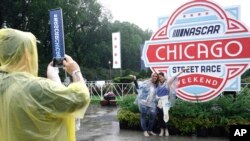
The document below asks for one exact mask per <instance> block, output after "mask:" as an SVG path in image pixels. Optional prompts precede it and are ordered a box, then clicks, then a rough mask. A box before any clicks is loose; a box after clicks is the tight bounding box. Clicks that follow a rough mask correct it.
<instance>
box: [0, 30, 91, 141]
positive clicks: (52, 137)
mask: <svg viewBox="0 0 250 141" xmlns="http://www.w3.org/2000/svg"><path fill="white" fill-rule="evenodd" d="M37 72H38V57H37V49H36V38H35V37H34V35H33V34H31V33H27V32H22V31H19V30H14V29H1V30H0V141H74V140H75V123H74V122H75V118H83V116H84V114H85V112H86V109H87V107H88V105H89V101H90V97H89V91H88V88H87V87H86V85H84V84H82V83H80V82H76V83H72V84H70V85H69V86H68V87H65V86H64V85H61V84H58V83H57V82H53V81H51V80H49V79H46V78H41V77H37Z"/></svg>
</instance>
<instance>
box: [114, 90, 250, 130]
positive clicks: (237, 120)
mask: <svg viewBox="0 0 250 141" xmlns="http://www.w3.org/2000/svg"><path fill="white" fill-rule="evenodd" d="M135 98H136V95H129V96H126V97H124V100H123V101H119V102H118V105H119V106H120V107H121V111H120V112H119V113H118V120H119V121H122V122H128V123H130V125H131V126H132V125H133V124H134V125H138V124H139V122H140V121H139V114H138V113H139V110H138V107H137V105H134V104H133V102H134V100H135ZM136 115H137V117H135V116H136ZM129 116H131V118H128V117H129ZM236 124H246V125H249V124H250V89H248V88H243V89H242V91H240V92H239V94H237V96H236V98H234V97H232V96H230V95H228V96H220V97H218V98H215V99H214V100H211V101H208V102H198V103H190V102H186V101H183V100H181V99H177V100H176V102H175V105H174V107H172V108H171V109H170V120H169V122H168V125H169V126H170V128H174V129H177V130H178V131H179V132H180V134H182V135H190V134H196V132H197V131H198V130H199V129H216V128H220V129H222V130H224V131H225V132H227V133H228V132H229V126H230V125H236Z"/></svg>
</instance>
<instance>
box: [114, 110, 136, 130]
mask: <svg viewBox="0 0 250 141" xmlns="http://www.w3.org/2000/svg"><path fill="white" fill-rule="evenodd" d="M117 119H118V120H119V122H123V123H127V125H128V127H130V128H132V127H134V126H139V125H140V115H139V113H134V112H131V111H128V110H124V109H122V110H120V111H118V113H117Z"/></svg>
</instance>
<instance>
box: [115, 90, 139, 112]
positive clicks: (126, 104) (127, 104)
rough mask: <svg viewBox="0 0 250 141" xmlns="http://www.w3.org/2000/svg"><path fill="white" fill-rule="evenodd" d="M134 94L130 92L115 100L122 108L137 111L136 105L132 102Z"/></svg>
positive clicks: (134, 97)
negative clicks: (121, 98) (119, 99)
mask: <svg viewBox="0 0 250 141" xmlns="http://www.w3.org/2000/svg"><path fill="white" fill-rule="evenodd" d="M135 99H136V95H134V94H130V95H126V96H124V97H123V100H121V101H117V104H118V105H119V107H120V108H121V109H123V110H127V111H131V112H133V113H139V109H138V106H137V105H136V104H135V103H134V101H135Z"/></svg>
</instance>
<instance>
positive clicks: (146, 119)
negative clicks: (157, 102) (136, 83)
mask: <svg viewBox="0 0 250 141" xmlns="http://www.w3.org/2000/svg"><path fill="white" fill-rule="evenodd" d="M139 109H140V113H141V116H140V121H141V127H142V130H143V131H152V129H153V127H154V122H155V116H156V107H148V106H145V105H141V104H140V106H139Z"/></svg>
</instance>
